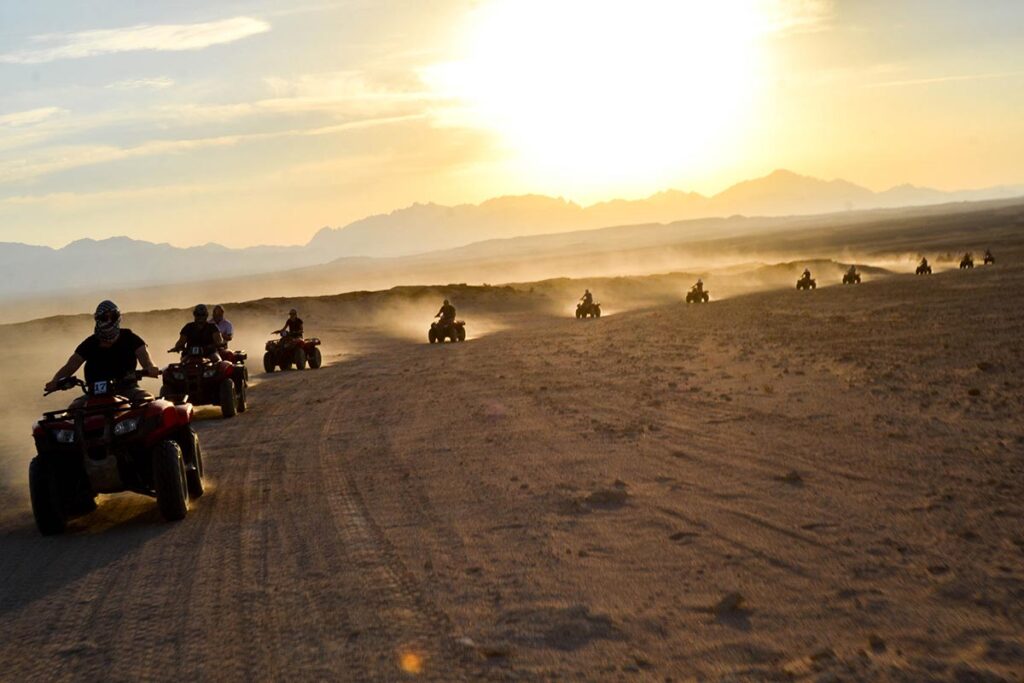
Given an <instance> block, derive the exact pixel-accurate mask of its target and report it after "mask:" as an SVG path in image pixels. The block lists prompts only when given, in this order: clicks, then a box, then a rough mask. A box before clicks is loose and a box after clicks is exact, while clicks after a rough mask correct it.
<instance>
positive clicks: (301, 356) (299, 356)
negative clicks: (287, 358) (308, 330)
mask: <svg viewBox="0 0 1024 683" xmlns="http://www.w3.org/2000/svg"><path fill="white" fill-rule="evenodd" d="M293 360H294V362H295V369H296V370H305V369H306V349H304V348H302V347H301V346H300V347H299V348H297V349H295V358H294V359H293Z"/></svg>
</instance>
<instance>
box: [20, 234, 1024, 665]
mask: <svg viewBox="0 0 1024 683" xmlns="http://www.w3.org/2000/svg"><path fill="white" fill-rule="evenodd" d="M1018 256H1020V255H1018ZM819 284H822V282H821V281H819ZM441 291H443V290H437V292H434V291H430V292H424V293H423V296H422V299H421V298H414V300H413V303H411V304H410V305H409V307H407V309H404V310H405V318H403V321H404V322H402V324H400V325H392V324H389V323H387V322H385V321H394V320H395V319H396V318H394V316H393V315H390V314H387V313H386V312H388V311H394V310H397V309H394V308H393V306H394V302H393V301H391V302H390V303H389V304H388V306H387V307H383V308H381V309H380V310H381V311H385V314H382V315H380V316H376V315H375V314H374V313H373V311H374V310H377V309H375V308H374V307H373V306H370V305H369V304H360V305H361V306H363V308H361V309H359V310H361V311H362V314H361V315H360V314H357V313H356V312H355V311H356V309H353V308H351V305H352V304H351V302H349V303H344V302H339V301H338V300H334V301H329V300H324V301H323V302H321V303H320V304H318V306H319V308H316V309H315V310H312V309H311V311H312V315H311V316H306V318H307V320H311V319H312V320H320V321H324V324H323V325H322V326H321V327H320V330H321V331H323V332H324V334H323V335H322V336H323V337H324V338H325V345H324V351H325V359H326V362H327V363H326V366H325V367H324V368H323V369H321V370H318V371H307V372H304V373H297V372H291V373H278V374H275V375H272V376H269V377H259V378H258V382H257V383H256V384H255V386H254V387H253V389H252V391H251V393H250V411H249V412H247V413H245V414H244V415H241V416H239V417H237V418H235V419H232V420H230V421H223V420H220V419H219V418H217V417H216V412H215V411H203V412H202V413H201V418H202V419H200V421H199V424H198V430H199V432H200V434H201V438H202V441H203V445H204V453H205V458H206V465H207V469H208V473H209V475H210V478H211V482H212V486H211V490H210V492H209V493H208V494H207V495H206V496H204V497H203V498H202V499H201V500H200V501H198V503H197V504H196V505H195V506H194V508H193V509H192V510H191V511H190V513H189V516H188V517H187V519H186V520H184V521H183V522H180V523H176V524H169V523H164V522H162V521H161V520H160V518H159V515H158V513H157V511H156V508H155V505H154V503H153V502H152V501H151V500H148V499H146V498H143V497H140V496H134V495H130V494H126V495H118V496H111V497H106V498H105V499H104V500H103V501H102V503H101V505H100V507H99V509H98V510H97V511H96V512H95V513H92V514H91V515H89V516H88V517H85V518H81V519H79V520H76V521H75V522H74V523H73V524H72V526H71V529H70V530H69V532H68V533H67V534H65V535H64V536H61V537H55V538H42V537H40V536H39V535H38V534H37V532H36V530H35V528H34V527H33V525H32V520H31V514H30V512H29V511H28V508H27V505H26V504H25V503H24V498H23V497H17V496H15V497H13V498H9V499H8V500H9V501H10V502H9V504H8V506H7V507H6V508H5V511H4V512H3V514H2V515H0V626H2V633H3V637H2V638H0V662H2V663H3V668H2V672H3V673H2V675H0V678H9V679H11V680H26V679H29V678H46V679H48V680H83V679H85V680H90V679H97V678H114V679H118V680H120V679H125V680H128V679H132V680H138V679H170V678H178V679H180V678H188V677H192V678H199V679H214V680H216V679H221V680H239V679H245V680H279V679H283V678H288V679H294V680H308V679H319V678H323V679H333V680H403V679H414V678H419V679H423V680H438V681H454V680H469V679H483V680H573V681H576V680H580V681H582V680H657V681H669V680H671V681H687V680H750V681H763V680H816V681H818V680H820V681H842V680H850V681H861V680H892V681H928V680H936V681H996V680H1011V681H1015V680H1016V681H1019V680H1024V418H1022V417H1021V416H1022V414H1024V363H1022V360H1024V357H1022V356H1024V306H1022V305H1021V301H1022V296H1024V267H1021V266H1019V265H1014V259H1013V258H1012V257H1011V256H1010V255H1009V254H1007V255H1006V257H1005V258H1004V259H1003V260H1002V261H1001V262H1000V264H999V265H997V266H996V267H992V268H978V269H975V270H974V271H970V272H960V271H946V272H942V273H938V274H936V275H934V276H931V277H915V276H913V275H902V274H901V275H895V276H891V277H879V278H877V279H873V280H870V281H868V282H866V283H865V284H863V285H860V286H856V287H842V286H832V287H821V288H819V289H818V290H816V291H814V292H797V291H795V290H792V289H790V288H787V289H785V290H776V291H767V292H761V293H754V294H746V295H742V296H736V297H733V298H729V299H726V300H721V301H715V302H713V303H712V304H710V305H706V306H687V305H685V304H682V303H678V302H674V303H667V304H665V303H662V304H658V305H653V306H649V307H645V308H641V309H637V310H627V308H628V307H624V308H623V310H622V311H621V312H619V313H617V314H616V315H611V316H606V317H603V318H601V319H600V320H588V321H576V320H574V319H571V318H570V317H569V309H570V306H569V304H571V302H567V303H566V306H565V308H566V311H564V312H562V311H558V312H557V314H556V312H553V311H551V310H549V307H547V306H546V305H541V304H539V303H538V299H536V298H535V297H537V296H539V293H538V292H534V293H533V294H530V293H529V292H527V291H518V290H517V291H518V293H515V292H513V293H508V292H504V290H497V288H495V290H494V291H492V292H490V293H486V292H485V293H483V294H480V293H476V294H471V291H472V292H476V291H477V290H468V289H467V290H465V291H464V292H461V293H462V294H465V295H466V296H467V298H469V299H472V301H469V302H467V303H466V305H465V306H464V307H463V310H462V312H463V313H464V316H462V315H460V317H465V318H466V320H467V323H468V330H469V332H470V335H471V337H473V338H472V339H471V340H470V341H468V342H467V343H465V344H459V345H451V344H449V345H443V346H431V345H429V344H426V343H425V341H426V339H425V337H426V325H427V322H428V321H429V316H430V315H432V314H433V312H434V311H433V310H429V309H430V308H431V307H433V306H434V305H436V303H437V302H436V301H435V299H436V298H437V297H436V294H438V293H440V292H441ZM595 293H596V294H597V297H598V298H599V299H601V300H602V302H603V303H604V304H605V305H606V306H608V307H609V308H613V307H615V306H616V305H617V304H618V303H619V302H614V301H611V300H608V299H607V298H605V293H604V292H602V291H595ZM375 296H381V297H383V296H384V295H375ZM391 296H395V295H391ZM473 297H477V298H475V299H473ZM488 297H490V298H488ZM360 301H361V300H360ZM383 301H384V300H383V299H381V300H380V301H378V302H377V303H379V304H381V305H382V306H383V303H382V302H383ZM456 303H459V302H458V301H457V302H456ZM278 305H279V304H278V303H276V302H271V303H266V304H259V305H256V304H254V305H253V308H251V309H248V308H247V309H244V311H245V315H244V316H242V319H243V322H246V321H245V316H249V315H251V316H252V318H251V320H250V321H249V323H248V324H251V326H253V327H255V326H256V324H257V323H256V321H257V320H259V319H261V317H260V316H266V317H267V319H268V320H270V319H272V318H273V314H274V312H275V311H276V310H277V307H278ZM310 305H311V306H312V304H310ZM345 306H349V308H346V307H345ZM263 307H265V308H266V310H264V308H263ZM499 309H500V310H499ZM332 311H335V312H336V314H334V315H332V314H331V312H332ZM421 311H426V313H425V314H423V313H421ZM488 312H489V313H490V315H489V316H488V317H485V314H486V313H488ZM154 315H155V314H154ZM167 315H171V314H167ZM175 315H179V316H180V314H175ZM417 316H422V317H417ZM408 319H411V321H409V320H408ZM153 320H154V321H155V320H156V318H153ZM328 320H330V321H331V322H330V324H327V321H328ZM342 321H346V322H342ZM357 321H361V324H356V322H357ZM154 324H155V323H154ZM167 324H168V325H170V323H167ZM309 327H310V330H309V331H310V332H317V331H318V330H317V329H316V325H315V324H310V326H309ZM268 329H269V328H268ZM68 334H70V332H69V333H68ZM260 334H261V331H257V332H254V333H253V334H252V339H259V338H261V337H260ZM168 345H169V344H168ZM250 346H251V344H250ZM250 350H251V349H250ZM255 355H258V354H254V356H255ZM55 403H60V400H55V399H50V400H49V403H47V405H53V404H55ZM26 430H27V424H26ZM25 445H26V446H29V445H30V444H29V442H28V439H27V438H26V439H25ZM24 457H25V456H23V459H24ZM21 464H23V462H21V463H19V467H20V466H21Z"/></svg>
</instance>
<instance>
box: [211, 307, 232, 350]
mask: <svg viewBox="0 0 1024 683" xmlns="http://www.w3.org/2000/svg"><path fill="white" fill-rule="evenodd" d="M213 324H214V325H216V326H217V330H218V331H219V332H220V338H221V339H223V340H224V343H225V344H227V343H228V342H230V341H231V338H232V337H234V336H235V328H234V326H233V325H232V324H231V321H230V320H228V319H226V318H225V317H224V307H223V306H221V305H220V304H217V305H216V306H214V307H213Z"/></svg>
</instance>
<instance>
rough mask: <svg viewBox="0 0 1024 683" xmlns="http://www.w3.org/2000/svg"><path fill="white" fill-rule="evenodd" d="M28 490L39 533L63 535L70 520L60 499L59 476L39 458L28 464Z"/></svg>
mask: <svg viewBox="0 0 1024 683" xmlns="http://www.w3.org/2000/svg"><path fill="white" fill-rule="evenodd" d="M28 490H29V495H30V496H31V498H32V516H33V517H35V520H36V527H38V528H39V533H41V534H42V535H43V536H53V535H55V534H60V533H63V532H64V529H65V528H66V527H67V523H68V518H67V515H66V514H65V512H64V504H63V502H62V501H61V498H60V488H59V487H58V485H57V474H56V472H54V471H53V468H52V467H50V465H49V464H48V463H47V462H46V461H44V460H43V459H42V458H40V457H39V456H36V457H34V458H32V462H30V463H29V464H28Z"/></svg>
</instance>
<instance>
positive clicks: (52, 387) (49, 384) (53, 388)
mask: <svg viewBox="0 0 1024 683" xmlns="http://www.w3.org/2000/svg"><path fill="white" fill-rule="evenodd" d="M58 388H59V385H58V384H57V382H55V381H53V380H51V381H49V382H47V383H46V386H44V387H43V391H45V392H47V393H49V392H52V391H57V389H58Z"/></svg>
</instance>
